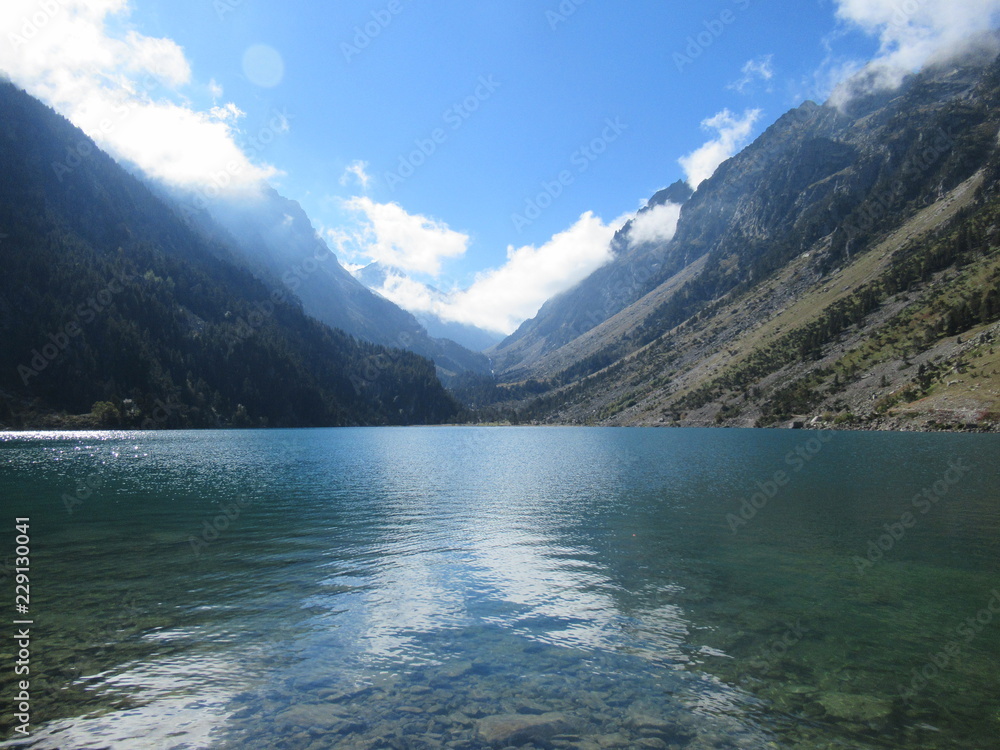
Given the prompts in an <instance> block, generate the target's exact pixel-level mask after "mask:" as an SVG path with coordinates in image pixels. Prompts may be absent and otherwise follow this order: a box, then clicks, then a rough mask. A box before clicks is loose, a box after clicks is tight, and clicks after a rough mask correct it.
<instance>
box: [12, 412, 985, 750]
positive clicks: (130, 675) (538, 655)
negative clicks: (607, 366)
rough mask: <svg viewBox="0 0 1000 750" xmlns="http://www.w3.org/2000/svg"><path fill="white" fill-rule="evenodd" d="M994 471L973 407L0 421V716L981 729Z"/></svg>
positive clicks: (979, 740) (870, 738)
mask: <svg viewBox="0 0 1000 750" xmlns="http://www.w3.org/2000/svg"><path fill="white" fill-rule="evenodd" d="M998 488H1000V436H997V435H965V434H914V433H903V434H890V433H871V432H860V433H859V432H811V431H800V430H697V429H688V430H668V429H660V430H654V429H629V428H533V427H510V428H477V427H429V428H358V429H331V430H273V431H192V432H91V433H19V434H13V433H6V434H0V493H2V494H0V509H2V511H3V512H2V515H0V561H2V563H3V567H2V568H0V577H2V578H3V581H4V582H3V587H2V588H3V591H4V597H3V602H2V604H0V607H2V609H3V612H2V617H0V622H3V623H4V624H3V625H2V627H3V629H4V631H5V632H4V633H3V635H4V637H3V639H2V644H3V646H2V649H3V653H2V657H3V658H2V662H0V663H2V671H0V690H2V697H3V715H2V718H0V739H2V740H4V742H2V743H0V746H3V747H33V748H64V749H65V748H309V749H318V748H331V747H336V748H412V749H418V748H457V749H461V748H469V749H472V748H487V747H505V746H511V745H513V746H523V747H536V748H542V747H555V748H587V749H590V750H597V749H599V748H615V747H621V748H636V747H638V748H690V749H691V750H704V749H706V748H741V749H743V748H774V747H780V748H785V747H788V748H892V747H899V748H963V749H968V748H995V747H997V740H996V737H997V736H998V735H1000V704H998V702H997V697H998V696H1000V668H998V667H1000V503H998V499H1000V493H998ZM19 517H25V518H29V519H30V520H29V521H28V529H27V531H28V537H29V538H30V542H29V545H28V546H29V547H30V608H29V611H28V612H27V613H26V614H23V615H19V614H17V613H16V611H15V608H14V606H15V599H14V595H15V593H14V585H15V581H14V567H15V562H16V561H15V559H14V558H15V556H16V555H15V551H16V546H17V537H18V533H19V532H18V531H17V529H16V528H15V519H16V518H19ZM22 541H24V540H23V539H22ZM22 551H23V550H22ZM19 618H30V620H31V625H30V675H29V676H28V677H29V679H30V688H29V691H28V692H29V694H30V695H29V698H30V700H29V702H28V704H29V705H28V706H27V708H28V709H29V714H30V726H29V728H28V729H29V732H30V734H29V735H28V737H27V738H26V739H25V738H24V737H23V735H22V734H19V733H18V732H17V726H18V721H17V720H16V719H15V718H14V716H13V714H14V712H13V711H12V710H11V707H12V706H15V705H16V703H15V701H16V699H17V694H18V690H19V686H18V685H17V684H16V683H17V681H18V680H21V679H24V677H19V676H16V675H15V674H14V670H13V664H14V661H15V656H16V655H17V654H16V653H15V651H16V649H17V646H16V638H14V636H15V634H16V632H17V631H16V629H17V628H18V627H20V626H15V625H13V624H12V623H13V621H14V620H15V619H19ZM8 636H9V637H8Z"/></svg>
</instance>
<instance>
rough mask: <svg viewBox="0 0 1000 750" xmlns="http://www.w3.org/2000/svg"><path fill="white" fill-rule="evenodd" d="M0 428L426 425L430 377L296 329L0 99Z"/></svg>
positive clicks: (115, 177) (195, 242) (398, 360)
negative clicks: (0, 259) (1, 263)
mask: <svg viewBox="0 0 1000 750" xmlns="http://www.w3.org/2000/svg"><path fill="white" fill-rule="evenodd" d="M0 102H2V106H0V171H2V173H3V174H4V176H5V179H4V180H3V182H2V184H0V228H2V233H3V235H4V236H3V238H2V244H0V253H2V256H3V259H4V263H5V273H4V274H3V275H2V276H0V313H2V314H0V340H2V342H3V346H2V347H0V424H3V425H4V426H6V427H16V428H17V427H19V428H24V427H31V426H78V427H94V426H103V427H185V426H190V427H218V426H265V425H268V426H306V425H309V426H320V425H342V424H408V423H423V422H441V421H444V420H448V419H451V418H452V417H453V415H454V414H455V411H456V406H455V404H454V402H453V400H452V399H451V398H450V397H449V396H448V395H447V393H446V392H445V391H444V389H443V388H442V386H441V384H440V382H439V381H438V380H437V378H436V376H435V373H434V368H433V365H432V364H431V363H430V362H429V361H428V360H425V359H422V358H420V357H418V356H417V355H415V354H412V353H409V352H403V351H400V350H399V349H387V348H385V347H381V346H378V345H375V344H370V343H366V342H360V341H358V340H356V339H354V338H353V337H351V336H349V335H348V334H346V333H344V332H343V331H339V330H334V329H331V328H329V327H327V326H325V325H323V324H321V323H319V322H317V321H316V320H314V319H312V318H310V317H308V316H307V315H306V314H305V313H304V312H303V310H302V306H301V303H300V302H299V301H298V299H297V298H296V297H295V295H294V294H292V293H291V291H290V290H289V289H287V288H286V287H284V286H283V285H280V284H277V285H269V284H266V283H264V282H263V281H261V280H260V279H258V278H256V277H255V276H254V275H253V274H251V273H250V271H248V270H247V269H246V268H244V267H241V266H240V265H238V264H236V263H234V262H233V261H232V259H231V258H230V254H231V252H232V247H231V246H228V245H226V244H216V243H213V242H212V241H211V240H209V239H207V238H206V237H205V236H204V235H202V234H200V233H198V232H196V231H194V230H193V229H192V228H191V227H190V226H188V225H187V224H186V223H184V222H183V221H181V220H180V218H179V217H178V216H177V214H176V207H175V206H170V205H168V204H166V203H164V202H163V201H162V200H161V199H160V198H158V197H157V196H156V195H154V193H153V192H152V191H150V189H149V188H148V186H147V185H146V184H145V183H143V182H142V181H140V180H138V179H136V178H135V177H134V176H133V175H131V174H129V173H128V172H127V171H126V170H124V169H123V168H122V167H120V166H119V165H118V164H117V163H116V162H115V161H114V160H113V159H112V158H111V157H110V156H108V155H107V154H105V153H103V152H102V151H100V150H99V149H98V148H97V146H96V145H95V144H94V143H93V141H92V140H91V139H89V138H87V136H85V135H84V134H83V133H82V131H80V130H79V129H78V128H76V127H75V126H73V125H72V124H71V123H70V122H69V121H68V120H66V119H65V118H63V117H61V116H60V115H58V114H57V113H55V112H54V111H53V110H52V109H51V108H49V107H46V106H45V105H43V104H42V103H41V102H39V101H38V100H37V99H34V98H33V97H30V96H29V95H28V94H27V93H25V92H24V91H23V90H21V89H19V88H18V87H16V86H14V85H13V84H10V83H0Z"/></svg>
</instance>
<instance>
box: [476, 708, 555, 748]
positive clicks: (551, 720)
mask: <svg viewBox="0 0 1000 750" xmlns="http://www.w3.org/2000/svg"><path fill="white" fill-rule="evenodd" d="M477 728H478V730H479V735H480V737H482V738H483V740H484V741H485V742H488V743H489V744H491V745H495V746H497V747H505V746H509V745H513V746H515V747H519V746H521V745H527V744H528V743H529V742H532V743H539V744H542V743H545V742H547V741H548V740H550V739H551V738H552V737H554V736H556V735H558V734H564V733H565V732H567V731H568V730H569V729H570V728H571V724H570V722H569V720H568V719H567V718H566V716H565V715H563V714H561V713H556V712H549V713H545V714H501V715H499V716H487V717H486V718H485V719H481V720H480V721H479V723H478V727H477Z"/></svg>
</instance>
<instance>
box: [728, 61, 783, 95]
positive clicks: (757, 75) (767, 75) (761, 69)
mask: <svg viewBox="0 0 1000 750" xmlns="http://www.w3.org/2000/svg"><path fill="white" fill-rule="evenodd" d="M773 59H774V55H761V56H760V57H755V58H754V59H752V60H747V61H746V64H744V65H743V68H742V69H741V70H740V72H741V73H742V74H743V76H742V77H741V78H740V79H739V80H737V81H734V82H733V83H731V84H729V85H728V86H726V88H727V89H733V90H734V91H738V92H739V93H741V94H743V93H746V90H747V89H748V88H749V87H750V85H751V84H753V82H754V81H757V80H761V81H770V80H771V79H772V78H774V65H773V64H772V60H773Z"/></svg>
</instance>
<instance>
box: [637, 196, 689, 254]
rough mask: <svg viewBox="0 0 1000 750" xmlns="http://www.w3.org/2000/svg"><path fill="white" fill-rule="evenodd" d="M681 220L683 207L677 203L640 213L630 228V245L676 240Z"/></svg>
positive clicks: (665, 204)
mask: <svg viewBox="0 0 1000 750" xmlns="http://www.w3.org/2000/svg"><path fill="white" fill-rule="evenodd" d="M680 218H681V207H680V206H679V205H678V204H677V203H661V204H660V205H659V206H653V207H652V208H650V209H648V210H646V211H640V212H639V213H638V214H636V216H635V218H634V219H633V220H632V226H631V227H630V228H629V232H628V240H629V243H631V244H633V245H641V244H642V243H644V242H669V241H670V240H672V239H673V238H674V232H676V231H677V221H678V220H679V219H680Z"/></svg>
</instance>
